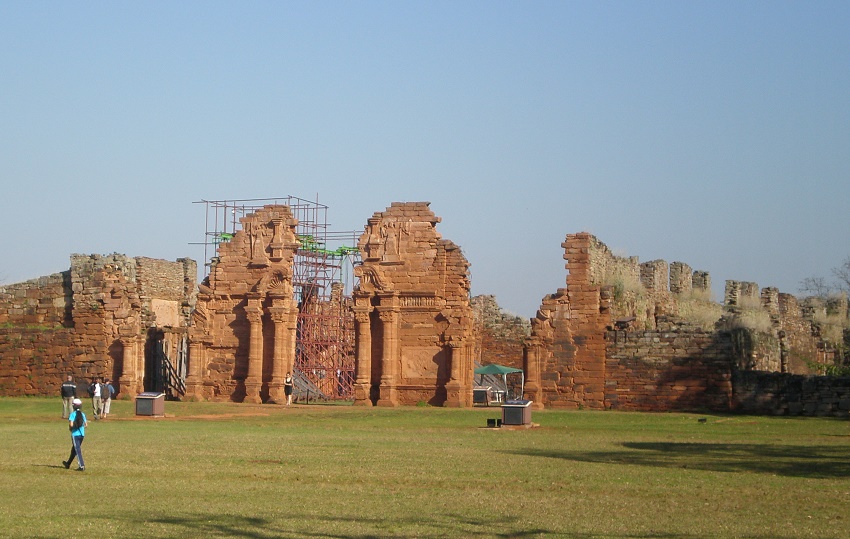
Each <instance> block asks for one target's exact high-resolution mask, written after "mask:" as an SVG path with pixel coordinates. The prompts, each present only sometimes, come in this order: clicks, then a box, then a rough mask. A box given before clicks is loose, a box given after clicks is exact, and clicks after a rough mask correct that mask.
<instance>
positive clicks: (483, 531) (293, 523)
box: [111, 513, 557, 539]
mask: <svg viewBox="0 0 850 539" xmlns="http://www.w3.org/2000/svg"><path fill="white" fill-rule="evenodd" d="M111 518H113V519H114V517H111ZM130 520H131V521H132V520H136V519H130ZM305 523H306V524H307V525H305ZM151 524H154V525H159V526H162V527H164V528H166V529H167V530H168V532H169V534H171V533H173V534H175V535H174V536H175V537H242V538H247V539H272V538H290V537H291V538H296V537H322V538H339V539H379V538H386V537H421V538H426V539H428V538H436V537H495V538H501V537H504V538H523V537H541V536H551V535H557V533H556V532H554V531H551V530H546V529H543V528H538V527H535V528H532V529H527V530H518V529H516V519H514V518H505V517H499V516H496V515H493V517H492V518H490V517H482V518H480V519H470V518H469V517H465V516H460V515H451V514H440V515H431V516H423V517H422V518H417V519H404V518H398V517H393V516H390V515H388V516H387V517H386V518H360V517H338V516H333V515H325V516H321V515H308V514H288V515H282V516H281V517H280V518H264V517H251V516H244V515H228V514H213V513H210V514H194V515H180V516H177V515H173V516H160V517H153V518H146V519H138V521H137V522H135V525H137V526H138V527H139V529H140V530H141V529H144V528H145V527H147V526H150V525H151ZM310 528H313V529H310ZM152 533H153V534H154V535H155V534H156V532H152ZM169 536H170V535H169Z"/></svg>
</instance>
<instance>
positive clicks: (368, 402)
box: [354, 307, 372, 406]
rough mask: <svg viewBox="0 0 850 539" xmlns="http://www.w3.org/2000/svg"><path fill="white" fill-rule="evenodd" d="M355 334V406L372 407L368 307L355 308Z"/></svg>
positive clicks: (370, 340) (370, 343)
mask: <svg viewBox="0 0 850 539" xmlns="http://www.w3.org/2000/svg"><path fill="white" fill-rule="evenodd" d="M354 332H355V335H356V336H355V339H356V341H355V342H356V343H357V355H356V356H355V357H357V364H356V368H357V372H356V373H355V379H354V405H355V406H372V398H371V395H372V324H371V320H370V317H369V309H368V307H367V308H359V307H355V309H354Z"/></svg>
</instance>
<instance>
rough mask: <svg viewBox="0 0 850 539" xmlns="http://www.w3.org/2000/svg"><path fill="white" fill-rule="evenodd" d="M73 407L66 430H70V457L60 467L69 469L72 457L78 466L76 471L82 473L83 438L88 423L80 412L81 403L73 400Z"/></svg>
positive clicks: (84, 467)
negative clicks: (75, 459)
mask: <svg viewBox="0 0 850 539" xmlns="http://www.w3.org/2000/svg"><path fill="white" fill-rule="evenodd" d="M73 405H74V411H73V412H71V415H70V416H69V417H68V428H69V429H70V430H71V456H70V457H68V460H63V461H62V465H63V466H65V469H68V468H70V467H71V463H72V462H73V461H74V457H76V458H77V462H78V463H79V465H80V467H79V468H77V469H78V470H80V471H83V470H85V469H86V463H85V462H84V461H83V438H85V437H86V425H88V421H86V414H84V413H83V411H82V410H81V407H82V406H83V401H81V400H80V399H74V401H73Z"/></svg>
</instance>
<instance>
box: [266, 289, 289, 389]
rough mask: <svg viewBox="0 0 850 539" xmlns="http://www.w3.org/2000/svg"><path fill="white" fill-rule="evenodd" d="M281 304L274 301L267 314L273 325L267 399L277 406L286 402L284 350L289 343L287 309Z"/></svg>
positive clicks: (279, 301) (277, 300)
mask: <svg viewBox="0 0 850 539" xmlns="http://www.w3.org/2000/svg"><path fill="white" fill-rule="evenodd" d="M282 303H283V300H280V299H275V300H274V305H273V306H272V307H269V314H270V315H271V319H272V322H273V323H274V353H273V354H272V379H271V382H269V399H270V400H271V401H272V402H276V403H279V404H280V403H283V402H285V401H286V398H285V397H284V394H283V379H284V376H285V375H286V369H287V353H286V349H287V347H288V346H289V343H290V342H291V339H290V338H289V331H288V328H287V326H288V324H287V322H288V321H289V308H288V307H284V306H282V305H281V304H282Z"/></svg>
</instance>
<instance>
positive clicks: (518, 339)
mask: <svg viewBox="0 0 850 539" xmlns="http://www.w3.org/2000/svg"><path fill="white" fill-rule="evenodd" d="M470 306H471V307H472V312H473V315H474V317H475V357H476V358H480V361H481V363H482V364H484V365H487V364H490V363H496V364H499V365H507V366H509V367H515V368H517V369H521V368H522V365H523V361H522V358H523V353H524V352H523V350H524V341H525V339H527V338H528V336H529V334H530V333H531V323H530V321H529V320H527V319H525V318H522V317H520V316H516V315H512V314H510V313H507V312H505V311H503V310H502V309H501V308H500V307H499V304H498V303H497V302H496V297H495V296H492V295H481V296H475V297H473V298H472V299H471V300H470Z"/></svg>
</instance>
